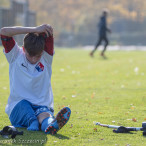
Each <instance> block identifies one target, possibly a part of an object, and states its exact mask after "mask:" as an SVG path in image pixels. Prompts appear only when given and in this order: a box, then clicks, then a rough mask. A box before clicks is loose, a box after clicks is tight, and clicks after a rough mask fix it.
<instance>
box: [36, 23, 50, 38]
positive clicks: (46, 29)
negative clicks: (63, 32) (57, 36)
mask: <svg viewBox="0 0 146 146" xmlns="http://www.w3.org/2000/svg"><path fill="white" fill-rule="evenodd" d="M36 32H37V33H43V32H45V33H46V35H47V36H49V35H53V28H52V26H51V25H49V24H43V25H40V26H38V27H36Z"/></svg>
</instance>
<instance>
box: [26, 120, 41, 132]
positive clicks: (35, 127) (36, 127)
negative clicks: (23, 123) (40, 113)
mask: <svg viewBox="0 0 146 146" xmlns="http://www.w3.org/2000/svg"><path fill="white" fill-rule="evenodd" d="M27 130H29V131H39V122H38V120H35V121H33V122H32V123H31V124H30V126H29V127H28V128H27Z"/></svg>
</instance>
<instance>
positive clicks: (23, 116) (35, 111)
mask: <svg viewBox="0 0 146 146" xmlns="http://www.w3.org/2000/svg"><path fill="white" fill-rule="evenodd" d="M43 112H47V113H49V114H51V116H53V115H54V110H53V108H48V107H47V106H39V105H33V104H32V103H30V102H29V101H27V100H22V101H20V102H19V103H17V104H16V106H15V107H14V109H13V110H12V112H11V115H10V117H9V118H10V121H11V124H12V125H13V126H14V127H29V125H30V124H31V123H32V122H33V121H34V120H37V116H38V115H39V114H40V113H43Z"/></svg>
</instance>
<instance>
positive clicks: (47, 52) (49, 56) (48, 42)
mask: <svg viewBox="0 0 146 146" xmlns="http://www.w3.org/2000/svg"><path fill="white" fill-rule="evenodd" d="M42 35H43V37H44V39H45V48H44V55H43V57H44V59H45V61H46V62H47V63H48V64H50V65H51V64H52V60H53V55H54V54H55V51H54V37H53V35H50V36H49V37H47V35H46V34H45V33H42Z"/></svg>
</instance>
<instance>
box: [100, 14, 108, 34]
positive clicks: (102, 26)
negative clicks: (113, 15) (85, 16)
mask: <svg viewBox="0 0 146 146" xmlns="http://www.w3.org/2000/svg"><path fill="white" fill-rule="evenodd" d="M98 28H99V35H102V36H105V35H106V31H107V23H106V17H105V16H101V17H100V21H99V24H98Z"/></svg>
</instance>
